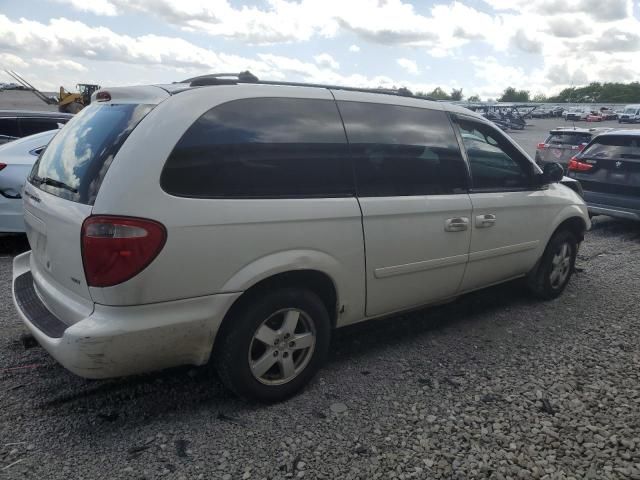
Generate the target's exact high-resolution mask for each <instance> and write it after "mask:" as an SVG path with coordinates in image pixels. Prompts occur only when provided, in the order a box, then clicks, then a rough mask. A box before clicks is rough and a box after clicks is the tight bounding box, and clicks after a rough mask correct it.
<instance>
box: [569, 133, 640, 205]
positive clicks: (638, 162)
mask: <svg viewBox="0 0 640 480" xmlns="http://www.w3.org/2000/svg"><path fill="white" fill-rule="evenodd" d="M576 160H577V161H578V162H579V164H580V165H578V167H579V170H578V169H576V170H573V169H572V172H571V176H572V177H574V178H576V179H578V180H579V181H580V183H581V184H582V187H583V189H584V191H585V192H593V193H596V194H602V197H603V199H604V198H606V203H608V204H610V205H616V206H621V207H627V208H640V135H625V134H619V135H600V136H598V137H596V138H595V139H594V141H593V143H591V144H590V145H589V146H588V147H587V148H586V149H585V150H584V151H583V152H582V153H581V154H580V155H579V156H578V157H577V158H576ZM630 202H631V204H630Z"/></svg>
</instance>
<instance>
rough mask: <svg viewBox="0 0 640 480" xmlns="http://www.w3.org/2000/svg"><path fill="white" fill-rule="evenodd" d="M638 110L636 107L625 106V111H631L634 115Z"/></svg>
mask: <svg viewBox="0 0 640 480" xmlns="http://www.w3.org/2000/svg"><path fill="white" fill-rule="evenodd" d="M636 110H637V109H636V108H625V109H624V113H630V114H632V115H633V114H634V113H636Z"/></svg>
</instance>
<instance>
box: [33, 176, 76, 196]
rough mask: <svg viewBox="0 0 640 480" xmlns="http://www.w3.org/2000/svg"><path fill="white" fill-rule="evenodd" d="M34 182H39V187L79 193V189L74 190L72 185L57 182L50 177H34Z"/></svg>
mask: <svg viewBox="0 0 640 480" xmlns="http://www.w3.org/2000/svg"><path fill="white" fill-rule="evenodd" d="M34 180H35V181H36V182H38V184H39V185H49V186H51V187H56V188H62V189H63V190H69V191H70V192H72V193H78V189H77V188H73V187H72V186H71V185H67V184H66V183H64V182H61V181H60V180H56V179H55V178H50V177H44V178H41V177H34Z"/></svg>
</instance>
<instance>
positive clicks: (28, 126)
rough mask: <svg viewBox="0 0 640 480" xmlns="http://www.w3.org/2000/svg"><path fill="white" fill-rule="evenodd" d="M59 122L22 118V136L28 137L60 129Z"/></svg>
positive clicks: (48, 119)
mask: <svg viewBox="0 0 640 480" xmlns="http://www.w3.org/2000/svg"><path fill="white" fill-rule="evenodd" d="M58 123H59V122H58V121H57V120H56V119H53V118H21V119H20V130H21V131H22V136H23V137H26V136H29V135H33V134H35V133H40V132H46V131H47V130H55V129H57V128H58Z"/></svg>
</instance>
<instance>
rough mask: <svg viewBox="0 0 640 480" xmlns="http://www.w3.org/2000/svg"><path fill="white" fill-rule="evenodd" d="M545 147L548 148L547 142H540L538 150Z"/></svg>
mask: <svg viewBox="0 0 640 480" xmlns="http://www.w3.org/2000/svg"><path fill="white" fill-rule="evenodd" d="M544 148H547V144H546V143H539V144H538V150H542V149H544Z"/></svg>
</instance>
